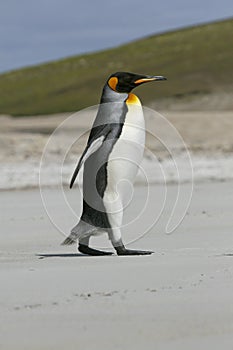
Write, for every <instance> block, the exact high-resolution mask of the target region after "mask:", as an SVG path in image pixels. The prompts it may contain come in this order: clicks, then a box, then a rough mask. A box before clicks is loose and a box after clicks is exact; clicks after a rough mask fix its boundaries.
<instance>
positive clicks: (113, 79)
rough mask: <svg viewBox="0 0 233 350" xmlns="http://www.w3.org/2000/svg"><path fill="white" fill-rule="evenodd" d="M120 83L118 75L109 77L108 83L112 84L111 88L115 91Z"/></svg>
mask: <svg viewBox="0 0 233 350" xmlns="http://www.w3.org/2000/svg"><path fill="white" fill-rule="evenodd" d="M117 84H118V78H117V77H112V78H110V79H109V81H108V85H109V86H110V88H111V89H112V90H114V91H117V90H116V86H117Z"/></svg>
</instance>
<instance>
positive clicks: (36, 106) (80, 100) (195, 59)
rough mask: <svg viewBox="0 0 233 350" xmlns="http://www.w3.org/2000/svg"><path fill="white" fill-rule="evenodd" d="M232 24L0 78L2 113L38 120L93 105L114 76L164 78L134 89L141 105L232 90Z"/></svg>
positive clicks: (199, 28) (167, 35)
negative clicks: (126, 73) (38, 116)
mask: <svg viewBox="0 0 233 350" xmlns="http://www.w3.org/2000/svg"><path fill="white" fill-rule="evenodd" d="M232 33H233V19H230V20H225V21H221V22H216V23H211V24H206V25H201V26H196V27H190V28H186V29H182V30H178V31H174V32H168V33H164V34H161V35H153V36H150V37H147V38H144V39H141V40H138V41H134V42H131V43H129V44H126V45H122V46H120V47H116V48H114V49H109V50H105V51H101V52H97V53H93V54H86V55H80V56H75V57H70V58H67V59H63V60H59V61H56V62H51V63H48V64H43V65H38V66H34V67H29V68H24V69H20V70H16V71H12V72H9V73H6V74H2V75H0V96H1V99H0V113H1V114H3V113H6V114H11V115H33V114H34V115H36V114H47V113H59V112H68V111H76V110H79V109H82V108H84V107H87V106H90V105H93V104H97V103H98V101H99V98H100V94H101V88H102V86H103V84H104V82H105V80H106V78H107V76H108V75H109V74H111V73H113V72H114V71H120V70H124V71H132V72H138V73H145V74H157V75H164V76H166V77H167V78H168V81H167V82H160V83H159V82H158V83H154V85H153V88H152V87H151V85H150V86H148V85H149V84H148V85H147V86H146V85H145V86H143V87H141V88H140V91H139V90H138V94H139V96H140V97H141V98H142V99H143V102H144V103H146V104H149V103H150V102H152V101H154V100H157V101H161V100H164V99H167V98H168V99H171V98H172V99H177V100H179V101H184V102H185V101H191V100H192V99H196V98H197V97H198V96H200V95H206V94H213V93H219V92H221V93H222V92H229V91H230V90H231V89H232V87H233V69H232V66H233V46H232Z"/></svg>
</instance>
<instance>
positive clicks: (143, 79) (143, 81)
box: [134, 75, 167, 84]
mask: <svg viewBox="0 0 233 350" xmlns="http://www.w3.org/2000/svg"><path fill="white" fill-rule="evenodd" d="M155 80H167V78H165V77H163V76H162V75H154V76H148V77H146V78H142V79H138V80H136V81H135V82H134V84H143V83H147V82H149V81H155Z"/></svg>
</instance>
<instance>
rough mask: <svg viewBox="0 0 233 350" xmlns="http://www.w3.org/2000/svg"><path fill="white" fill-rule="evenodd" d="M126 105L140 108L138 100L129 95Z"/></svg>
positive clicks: (134, 96)
mask: <svg viewBox="0 0 233 350" xmlns="http://www.w3.org/2000/svg"><path fill="white" fill-rule="evenodd" d="M126 103H127V104H133V105H138V106H141V102H140V100H139V98H138V97H137V96H136V95H134V94H129V96H128V98H127V100H126Z"/></svg>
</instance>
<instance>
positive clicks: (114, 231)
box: [104, 192, 154, 255]
mask: <svg viewBox="0 0 233 350" xmlns="http://www.w3.org/2000/svg"><path fill="white" fill-rule="evenodd" d="M104 205H105V208H106V212H107V216H108V220H109V223H110V225H111V228H110V229H108V236H109V239H110V240H111V242H112V245H113V247H114V249H115V250H116V252H117V255H149V254H153V253H154V252H153V251H146V250H132V249H127V248H125V246H124V244H123V242H122V238H121V229H120V227H121V225H122V219H123V205H122V201H121V199H120V196H119V194H118V193H113V192H112V193H108V194H106V195H105V196H104Z"/></svg>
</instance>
